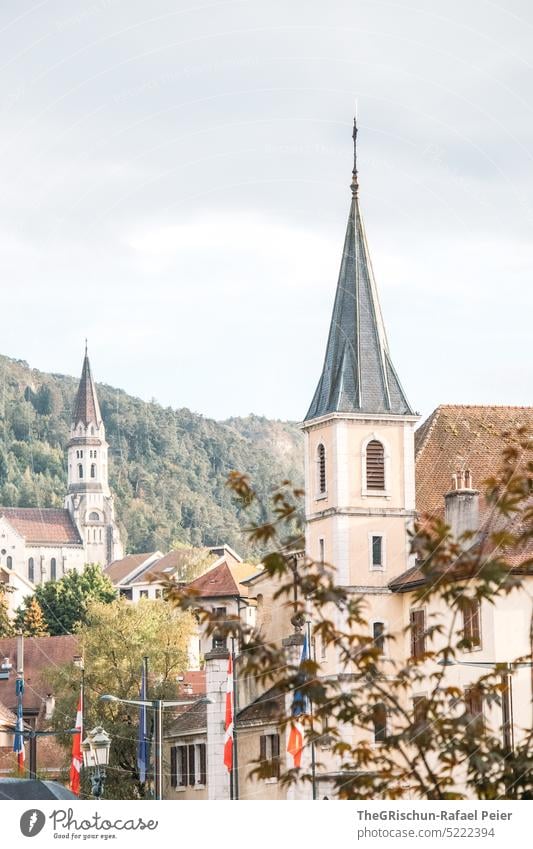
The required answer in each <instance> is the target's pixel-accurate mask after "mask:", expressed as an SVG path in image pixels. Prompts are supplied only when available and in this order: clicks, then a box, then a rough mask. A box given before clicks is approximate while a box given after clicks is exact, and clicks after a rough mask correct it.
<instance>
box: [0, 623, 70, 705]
mask: <svg viewBox="0 0 533 849" xmlns="http://www.w3.org/2000/svg"><path fill="white" fill-rule="evenodd" d="M79 653H80V647H79V642H78V639H77V637H76V636H74V635H73V634H64V635H62V636H59V637H25V638H24V680H25V682H26V685H27V686H26V689H25V691H24V709H25V710H33V711H36V712H39V711H40V710H41V708H42V706H43V702H44V699H45V698H46V696H47V695H48V694H49V693H50V692H51V687H50V684H49V682H48V676H47V672H48V670H51V669H52V670H53V671H54V672H55V671H56V669H57V667H58V666H61V665H63V664H65V663H69V662H70V661H72V659H73V658H74V657H75V656H76V655H78V654H79ZM0 657H2V658H4V657H7V658H9V660H10V662H11V665H12V667H13V671H12V672H11V674H10V676H9V678H8V679H7V680H0V702H2V704H3V705H5V707H7V708H8V709H9V710H14V709H16V705H17V696H16V692H15V680H16V674H15V670H16V668H17V638H16V637H3V638H2V639H0Z"/></svg>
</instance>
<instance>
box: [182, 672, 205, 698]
mask: <svg viewBox="0 0 533 849" xmlns="http://www.w3.org/2000/svg"><path fill="white" fill-rule="evenodd" d="M187 688H190V693H191V695H193V696H205V691H206V675H205V669H199V670H189V671H188V672H185V673H184V674H183V681H182V682H181V690H182V691H185V692H187Z"/></svg>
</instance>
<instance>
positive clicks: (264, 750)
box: [259, 731, 281, 784]
mask: <svg viewBox="0 0 533 849" xmlns="http://www.w3.org/2000/svg"><path fill="white" fill-rule="evenodd" d="M280 743H281V741H280V735H279V734H278V733H277V732H275V731H274V732H272V731H268V732H266V733H265V734H261V735H260V736H259V762H260V764H261V765H263V764H268V769H267V772H268V773H269V774H268V775H265V776H264V778H263V781H264V782H265V783H267V784H275V783H276V782H277V781H279V778H280V776H281V747H280Z"/></svg>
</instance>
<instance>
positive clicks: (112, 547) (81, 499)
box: [65, 345, 123, 566]
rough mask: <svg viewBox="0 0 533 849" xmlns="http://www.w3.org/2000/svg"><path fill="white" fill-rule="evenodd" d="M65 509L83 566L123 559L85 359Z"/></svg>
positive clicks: (69, 448) (73, 426) (102, 429)
mask: <svg viewBox="0 0 533 849" xmlns="http://www.w3.org/2000/svg"><path fill="white" fill-rule="evenodd" d="M67 451H68V460H67V462H68V494H67V497H66V499H65V507H66V508H67V510H68V511H69V513H70V514H71V516H72V518H73V520H74V522H75V524H76V525H77V527H78V530H79V532H80V534H81V537H82V539H83V541H84V544H85V552H86V562H87V563H100V565H101V566H106V565H107V564H108V563H111V561H112V560H116V559H117V558H120V557H122V556H123V552H122V544H121V541H120V533H119V529H118V526H117V524H116V522H115V514H114V507H113V497H112V495H111V491H110V489H109V483H108V444H107V442H106V438H105V426H104V422H103V420H102V415H101V413H100V405H99V403H98V397H97V394H96V386H95V384H94V380H93V378H92V374H91V366H90V363H89V356H88V353H87V345H86V346H85V357H84V360H83V368H82V373H81V379H80V383H79V386H78V393H77V395H76V400H75V402H74V411H73V415H72V422H71V425H70V439H69V442H68V445H67Z"/></svg>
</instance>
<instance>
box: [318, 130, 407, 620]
mask: <svg viewBox="0 0 533 849" xmlns="http://www.w3.org/2000/svg"><path fill="white" fill-rule="evenodd" d="M353 141H354V165H353V171H352V182H351V193H352V198H351V204H350V212H349V216H348V225H347V229H346V235H345V240H344V249H343V252H342V259H341V266H340V272H339V278H338V283H337V291H336V296H335V303H334V307H333V316H332V320H331V325H330V330H329V336H328V341H327V346H326V355H325V359H324V366H323V369H322V374H321V376H320V380H319V382H318V386H317V388H316V391H315V394H314V396H313V400H312V402H311V406H310V408H309V411H308V413H307V415H306V417H305V421H304V423H303V431H304V434H305V479H306V483H305V490H306V550H307V554H308V556H309V557H312V558H313V559H314V560H315V561H319V562H320V561H323V562H327V563H331V564H333V565H335V567H336V569H337V573H338V578H337V580H338V583H339V584H341V585H343V586H347V587H353V588H354V589H356V590H357V591H358V592H364V593H368V594H369V595H370V596H372V595H375V596H376V597H377V596H379V595H383V594H386V593H387V592H388V589H387V584H388V583H389V581H390V580H391V579H392V578H394V577H395V576H396V575H399V574H400V573H401V572H403V571H405V570H406V569H407V568H408V567H409V563H408V557H409V555H408V548H409V546H408V537H407V532H406V531H407V527H408V525H409V524H410V523H411V522H412V519H413V517H414V510H415V471H414V468H415V467H414V438H413V437H414V428H415V423H416V422H417V420H418V418H419V417H418V415H416V414H415V413H414V412H413V410H412V408H411V406H410V404H409V402H408V400H407V397H406V395H405V392H404V390H403V388H402V386H401V384H400V381H399V378H398V375H397V374H396V371H395V369H394V366H393V364H392V360H391V357H390V354H389V346H388V342H387V337H386V333H385V327H384V323H383V317H382V314H381V307H380V304H379V298H378V293H377V288H376V283H375V280H374V274H373V271H372V264H371V261H370V255H369V250H368V245H367V241H366V235H365V230H364V226H363V220H362V216H361V210H360V206H359V182H358V174H357V159H356V155H357V125H356V122H355V121H354V128H353ZM369 600H370V599H369ZM380 616H381V617H383V614H382V613H380Z"/></svg>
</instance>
